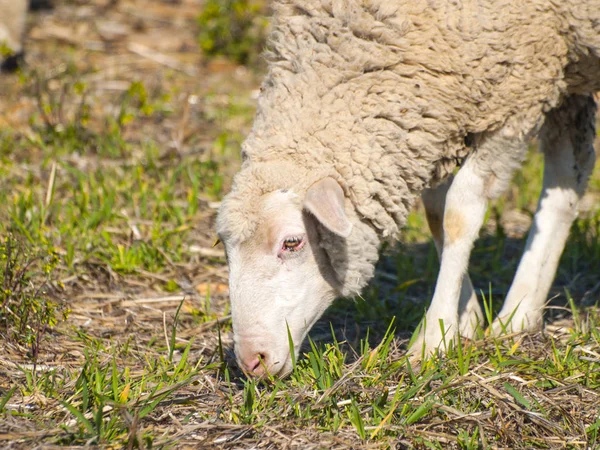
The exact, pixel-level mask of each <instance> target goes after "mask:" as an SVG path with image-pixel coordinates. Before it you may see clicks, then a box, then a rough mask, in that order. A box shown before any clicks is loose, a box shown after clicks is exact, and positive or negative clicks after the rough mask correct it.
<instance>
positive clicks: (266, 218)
mask: <svg viewBox="0 0 600 450" xmlns="http://www.w3.org/2000/svg"><path fill="white" fill-rule="evenodd" d="M258 203H259V204H258V205H252V207H253V209H254V208H256V209H255V212H257V216H258V219H259V220H257V225H256V229H255V230H254V232H253V233H252V235H251V236H250V237H249V238H248V239H246V240H243V241H240V240H236V239H235V236H231V235H228V236H223V242H224V244H225V249H226V251H227V260H228V263H229V291H230V299H231V313H232V320H233V333H234V347H235V354H236V357H237V360H238V364H239V365H240V367H241V368H242V369H243V370H245V371H246V372H247V373H249V374H253V375H262V374H264V373H265V372H267V371H268V372H269V373H271V374H273V375H275V374H279V375H282V374H285V373H287V372H289V370H290V369H291V367H292V358H291V353H290V342H289V336H290V335H291V338H292V341H293V344H294V345H293V347H294V348H293V351H294V352H295V354H296V355H297V354H298V351H299V349H300V345H301V344H302V341H304V338H305V337H306V335H307V333H308V331H309V330H310V328H311V327H312V325H313V324H314V323H315V322H316V321H317V319H319V317H320V316H321V315H322V314H323V312H324V311H325V309H327V307H328V306H329V304H330V303H331V302H332V301H333V299H334V298H335V297H336V295H337V293H338V292H337V290H336V284H337V283H338V282H337V280H336V276H335V272H334V270H333V267H332V266H331V262H330V261H329V258H328V257H327V254H326V252H325V250H324V249H323V247H322V245H321V243H320V242H319V239H320V236H319V233H318V231H317V224H318V223H319V222H320V223H321V224H323V225H324V226H325V227H326V228H327V229H329V230H331V231H333V232H335V233H336V234H338V235H340V236H343V237H348V235H349V234H350V232H351V230H352V225H351V224H350V222H349V221H348V219H347V217H346V214H345V210H344V194H343V191H342V189H341V187H340V186H339V185H338V184H337V182H336V181H335V180H333V179H332V178H324V179H322V180H320V181H318V182H316V183H315V184H314V185H313V186H311V187H310V188H309V189H308V191H307V192H306V194H305V196H304V198H300V197H299V196H298V195H297V194H295V193H294V192H293V191H291V190H278V191H274V192H271V193H268V194H266V195H263V196H262V197H261V198H260V201H259V202H258ZM219 214H220V217H219V220H220V222H221V223H222V224H224V225H223V226H224V227H226V225H225V224H226V223H227V221H228V220H229V219H228V217H227V215H228V213H227V208H225V209H223V210H222V211H220V213H219ZM224 234H226V233H224ZM288 330H289V333H288Z"/></svg>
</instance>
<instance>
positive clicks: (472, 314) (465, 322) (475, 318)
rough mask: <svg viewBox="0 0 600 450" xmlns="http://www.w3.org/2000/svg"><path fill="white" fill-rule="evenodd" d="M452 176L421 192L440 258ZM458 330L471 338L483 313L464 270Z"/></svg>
mask: <svg viewBox="0 0 600 450" xmlns="http://www.w3.org/2000/svg"><path fill="white" fill-rule="evenodd" d="M453 178H454V177H453V176H450V177H449V178H448V179H447V180H446V181H445V182H444V183H442V184H440V185H438V186H436V187H435V188H432V189H427V190H425V191H424V192H423V194H422V196H421V198H422V200H423V205H424V206H425V215H426V217H427V223H428V225H429V229H430V230H431V235H432V236H433V241H434V243H435V248H436V250H437V253H438V257H439V258H440V261H441V258H442V251H443V248H444V229H443V227H442V220H443V217H444V208H445V205H446V195H447V193H448V189H449V188H450V185H451V184H452V180H453ZM458 320H459V324H458V330H459V332H460V335H461V336H464V337H468V338H473V337H474V336H475V331H476V330H477V327H478V326H480V325H481V324H483V313H482V311H481V307H480V306H479V302H478V301H477V295H476V294H475V290H474V289H473V284H472V283H471V278H469V274H468V273H467V272H466V273H465V274H464V276H463V280H462V286H461V289H460V299H459V301H458Z"/></svg>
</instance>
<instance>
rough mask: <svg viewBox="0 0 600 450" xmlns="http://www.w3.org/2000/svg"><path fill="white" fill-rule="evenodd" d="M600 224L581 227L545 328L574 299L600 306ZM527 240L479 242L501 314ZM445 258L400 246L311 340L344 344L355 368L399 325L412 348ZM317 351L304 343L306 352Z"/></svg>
mask: <svg viewBox="0 0 600 450" xmlns="http://www.w3.org/2000/svg"><path fill="white" fill-rule="evenodd" d="M597 225H598V224H597V223H596V227H595V228H592V229H593V230H595V231H594V232H592V233H590V231H589V228H588V229H587V231H585V232H582V231H580V230H585V229H586V228H585V227H587V226H589V221H586V224H585V225H583V224H576V225H574V227H573V230H572V232H571V236H570V238H569V241H568V243H567V246H566V248H565V252H564V253H563V255H562V258H561V262H560V266H559V269H558V271H557V275H556V278H555V280H554V283H553V286H552V289H551V292H550V295H549V301H548V307H547V309H546V312H545V323H546V324H552V323H554V322H556V321H559V320H562V319H565V318H569V317H571V315H572V311H571V307H570V302H569V299H572V300H573V303H574V304H575V305H576V306H577V307H578V308H581V309H585V308H587V307H590V306H593V305H595V304H598V302H599V301H600V278H599V277H598V274H599V273H600V258H599V256H600V255H599V250H600V246H599V244H598V226H597ZM525 240H526V237H523V238H508V237H506V236H504V235H503V234H502V233H501V232H500V233H496V235H494V236H492V235H485V236H484V237H482V238H481V239H479V240H478V242H477V243H476V246H475V249H474V251H473V253H472V256H471V264H470V268H469V273H470V276H471V279H472V281H473V285H474V287H475V290H476V292H477V294H478V298H479V301H480V304H481V305H482V306H483V301H484V300H485V301H490V300H491V303H492V307H493V312H494V313H497V312H498V311H499V310H500V308H501V306H502V302H503V300H504V296H505V295H506V293H507V292H508V289H509V287H510V283H511V281H512V277H513V276H514V273H515V271H516V268H517V265H518V262H519V259H520V256H521V253H522V249H523V248H524V246H525ZM438 268H439V263H438V258H437V255H436V252H435V247H434V245H433V242H432V241H430V242H428V243H416V244H399V245H397V246H396V247H395V248H388V249H384V250H383V252H382V256H381V258H380V261H379V263H378V265H377V269H376V276H375V278H374V279H373V280H372V281H371V283H369V285H368V287H367V288H366V289H365V291H364V292H363V295H362V296H360V297H356V298H354V299H338V300H337V301H336V302H335V303H334V305H333V306H332V307H330V308H329V310H328V311H327V312H326V313H325V315H324V316H323V318H322V319H321V320H319V321H318V322H317V324H316V325H315V327H314V328H313V330H312V331H311V333H310V335H309V336H310V339H312V340H313V341H315V342H316V343H319V344H323V345H324V344H327V343H331V342H333V336H335V339H336V340H337V341H338V342H344V347H345V349H346V350H347V354H348V362H352V360H353V359H355V358H356V356H357V355H358V354H359V353H360V345H361V341H364V340H365V339H368V341H369V344H370V346H371V347H374V346H376V345H377V344H378V343H379V342H380V341H381V339H382V338H383V336H384V335H385V333H386V331H387V329H388V327H389V325H390V322H391V321H392V320H394V325H393V328H394V329H395V334H396V338H397V340H398V341H399V343H400V345H401V346H402V348H405V347H406V345H407V343H408V341H409V339H410V337H411V335H412V333H413V331H414V330H415V328H416V327H417V325H418V324H419V322H420V320H421V318H422V317H423V314H424V313H425V311H426V308H427V306H428V305H429V302H430V300H431V297H432V295H433V291H434V287H435V280H436V277H437V271H438ZM308 348H309V345H308V343H306V342H305V343H304V346H303V350H307V349H308Z"/></svg>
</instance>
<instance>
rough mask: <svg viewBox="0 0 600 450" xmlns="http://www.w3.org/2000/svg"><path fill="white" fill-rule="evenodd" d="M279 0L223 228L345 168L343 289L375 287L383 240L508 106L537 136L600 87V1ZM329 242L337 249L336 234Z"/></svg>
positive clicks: (231, 228)
mask: <svg viewBox="0 0 600 450" xmlns="http://www.w3.org/2000/svg"><path fill="white" fill-rule="evenodd" d="M274 9H275V12H276V13H275V17H274V30H273V32H272V35H271V37H270V42H269V50H268V52H267V58H268V61H269V72H268V75H267V77H266V79H265V81H264V82H263V85H262V88H261V95H260V97H259V102H258V111H257V115H256V119H255V122H254V126H253V129H252V131H251V133H250V135H249V136H248V138H247V139H246V141H245V142H244V144H243V146H242V160H243V163H242V170H241V171H240V172H239V173H238V174H237V175H236V177H235V180H234V185H233V189H232V192H231V193H230V194H229V195H228V196H227V197H226V198H225V199H224V201H223V204H222V207H221V210H220V213H219V217H218V220H217V231H218V233H219V235H221V236H222V237H223V238H225V239H229V240H231V241H236V242H242V241H244V240H246V239H248V238H249V237H250V236H251V235H252V233H253V231H254V229H255V226H256V221H257V220H258V216H257V212H256V205H257V204H258V202H259V199H260V197H261V196H262V195H264V194H266V193H268V192H271V191H274V190H277V189H291V190H293V191H294V192H296V193H297V194H299V196H300V197H301V198H302V197H303V195H304V193H305V192H306V190H307V189H308V188H309V187H310V186H311V185H312V184H313V183H314V182H316V181H318V180H319V179H321V178H323V177H325V176H331V177H333V178H335V179H336V180H338V182H339V183H340V185H341V186H342V188H343V189H344V192H345V195H346V198H347V200H348V204H347V207H348V208H350V215H351V216H353V217H354V216H355V217H356V218H357V219H358V221H359V223H360V230H361V231H358V232H353V233H352V235H351V236H350V238H349V239H348V241H347V249H346V250H345V251H344V252H343V253H346V252H347V256H346V257H347V259H348V260H350V261H349V262H347V264H346V265H347V266H348V267H346V266H345V267H344V269H343V270H344V271H345V272H348V271H350V272H352V271H354V272H356V273H354V272H353V273H354V275H352V277H350V278H352V279H354V281H352V282H351V283H350V284H351V286H350V285H347V284H348V283H347V282H348V280H349V278H348V275H349V273H345V276H344V277H343V279H344V280H345V281H344V283H345V284H346V285H345V288H341V289H340V292H341V293H342V295H348V294H350V293H355V292H358V291H359V290H360V288H362V287H363V286H364V284H365V283H366V282H367V281H368V278H370V276H371V275H372V271H373V267H372V265H373V264H374V262H375V261H376V259H377V252H376V248H377V245H378V244H379V242H380V239H381V238H396V237H397V236H398V233H399V231H400V229H401V227H402V226H403V225H404V223H405V220H406V217H407V215H408V212H409V210H410V209H411V207H412V205H413V203H414V201H415V198H416V197H417V196H418V195H420V193H421V192H422V190H423V189H425V188H427V187H430V186H434V185H436V184H437V183H439V182H441V181H442V180H443V179H444V178H445V177H447V176H448V174H449V173H451V172H452V170H453V169H454V168H455V167H456V166H457V164H459V163H460V161H462V160H463V159H464V158H465V157H466V156H467V155H468V154H469V152H471V151H472V150H473V149H472V147H470V146H469V145H470V142H473V138H475V137H477V136H481V135H484V134H486V133H489V132H492V131H495V130H499V129H500V128H503V127H504V126H505V125H506V123H507V122H508V121H509V119H510V123H511V124H513V125H514V124H518V128H517V129H514V130H513V131H514V133H517V134H518V135H519V136H526V135H530V134H531V132H532V130H536V129H537V127H539V126H540V125H541V123H542V122H543V117H544V114H545V113H546V112H548V111H549V110H551V109H553V108H555V107H556V106H557V105H559V104H560V102H561V101H562V100H563V99H564V98H565V97H566V96H567V95H570V94H573V93H577V94H584V93H590V92H593V91H595V90H599V89H600V76H599V74H600V0H556V1H553V0H530V1H526V2H520V1H514V0H480V1H477V0H463V1H461V0H458V1H455V2H449V1H441V0H428V1H421V0H402V1H399V0H398V1H390V0H364V1H358V0H279V1H276V2H275V5H274ZM513 128H514V126H513ZM355 230H356V225H355ZM322 232H325V233H326V231H325V230H322ZM329 237H330V238H331V236H329ZM324 242H329V243H330V244H331V245H329V244H327V245H329V247H331V248H329V249H327V251H328V253H329V254H330V257H332V260H335V259H336V257H335V254H336V252H337V253H338V254H339V253H340V250H339V249H338V250H336V249H335V248H334V247H335V244H333V243H332V242H336V241H335V240H334V239H331V240H327V239H325V240H324ZM366 255H368V256H367V257H366ZM338 259H339V258H338ZM352 260H361V261H360V262H359V263H358V262H357V264H360V265H361V267H359V268H356V267H355V268H352V267H350V266H352V264H355V263H353V262H352ZM332 262H333V261H332ZM334 267H336V265H335V264H334ZM336 270H337V267H336ZM344 283H343V284H344Z"/></svg>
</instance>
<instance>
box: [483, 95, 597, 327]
mask: <svg viewBox="0 0 600 450" xmlns="http://www.w3.org/2000/svg"><path fill="white" fill-rule="evenodd" d="M595 110H596V106H595V104H594V100H593V98H592V97H591V96H578V95H573V96H571V97H569V98H567V99H566V101H565V102H564V103H563V104H562V105H561V106H560V107H558V108H557V109H555V110H553V111H551V112H550V113H548V114H547V116H546V121H545V123H544V125H543V127H542V130H541V133H540V138H541V139H540V140H541V149H542V151H543V153H544V158H545V165H544V182H543V187H542V193H541V195H540V200H539V203H538V208H537V212H536V214H535V217H534V221H533V224H532V227H531V230H530V232H529V236H528V238H527V243H526V246H525V251H524V253H523V256H522V258H521V262H520V263H519V267H518V269H517V273H516V275H515V278H514V281H513V283H512V285H511V287H510V290H509V292H508V295H507V297H506V300H505V302H504V306H503V307H502V310H501V311H500V313H499V314H498V317H497V319H496V320H495V321H494V323H493V325H492V332H493V333H494V334H501V333H503V332H505V331H509V332H510V331H531V330H535V329H538V328H541V326H542V324H543V308H544V305H545V303H546V299H547V297H548V292H549V291H550V287H551V285H552V281H553V280H554V275H555V274H556V269H557V267H558V262H559V259H560V255H561V254H562V251H563V249H564V246H565V243H566V241H567V238H568V236H569V229H570V228H571V224H572V223H573V220H574V219H575V217H576V216H577V210H578V204H579V200H580V199H581V197H582V196H583V194H584V191H585V188H586V186H587V182H588V178H589V176H590V174H591V172H592V169H593V167H594V162H595V154H594V146H593V143H594V135H595V133H594V122H595V117H594V115H595Z"/></svg>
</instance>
